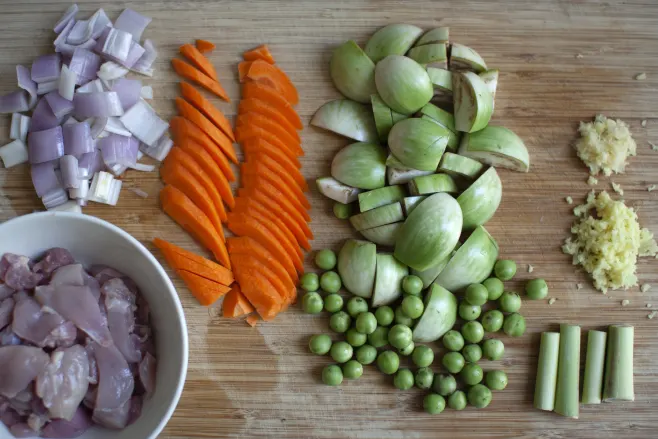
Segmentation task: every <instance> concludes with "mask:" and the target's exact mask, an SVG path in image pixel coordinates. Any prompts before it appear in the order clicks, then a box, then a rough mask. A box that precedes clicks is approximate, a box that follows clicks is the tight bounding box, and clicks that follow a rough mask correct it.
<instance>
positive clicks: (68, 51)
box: [55, 38, 96, 64]
mask: <svg viewBox="0 0 658 439" xmlns="http://www.w3.org/2000/svg"><path fill="white" fill-rule="evenodd" d="M94 47H96V40H94V39H93V38H90V39H88V40H87V41H85V42H84V43H82V44H79V45H77V46H75V45H72V44H68V43H57V46H55V52H58V53H61V54H62V58H64V56H66V57H68V58H70V57H72V56H73V53H74V52H75V49H88V50H91V49H93V48H94ZM68 58H67V59H68ZM68 60H69V61H70V59H68ZM67 64H68V63H67Z"/></svg>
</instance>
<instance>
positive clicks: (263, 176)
mask: <svg viewBox="0 0 658 439" xmlns="http://www.w3.org/2000/svg"><path fill="white" fill-rule="evenodd" d="M240 171H241V173H242V174H241V175H240V178H241V180H242V182H243V184H242V185H243V186H245V187H246V186H247V185H248V184H260V182H262V181H267V182H269V183H270V184H272V185H274V186H275V187H276V188H277V189H279V190H280V191H281V192H282V193H283V194H285V195H286V196H288V197H289V199H290V201H292V202H293V204H295V206H297V205H299V206H301V207H302V209H305V210H308V209H310V208H311V203H309V202H308V200H307V199H306V196H305V195H304V193H303V192H302V190H301V189H300V188H299V187H298V186H297V185H290V186H289V185H288V184H286V181H285V180H283V179H282V178H281V177H279V176H278V175H276V174H274V173H273V172H271V171H268V170H267V167H266V166H264V165H262V164H261V163H259V162H249V163H243V164H242V166H241V167H240Z"/></svg>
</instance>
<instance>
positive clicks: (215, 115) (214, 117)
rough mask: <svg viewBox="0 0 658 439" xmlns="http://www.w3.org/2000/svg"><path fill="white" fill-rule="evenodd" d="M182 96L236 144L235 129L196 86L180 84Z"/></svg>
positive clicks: (185, 83)
mask: <svg viewBox="0 0 658 439" xmlns="http://www.w3.org/2000/svg"><path fill="white" fill-rule="evenodd" d="M179 84H180V89H181V94H182V95H183V97H184V98H185V99H187V100H188V101H189V102H190V103H191V104H192V105H194V106H195V107H196V108H197V109H198V110H199V111H201V112H202V113H203V114H204V115H205V116H206V117H207V118H208V119H210V121H211V122H212V123H214V124H215V126H216V127H217V128H219V129H220V130H222V131H223V132H224V134H226V135H227V136H228V138H229V139H231V140H232V141H233V142H235V134H233V128H231V123H230V122H229V121H228V119H227V118H226V116H224V114H223V113H222V112H221V111H219V110H218V109H217V107H215V106H214V105H213V104H212V103H211V102H210V101H209V100H208V99H206V98H204V97H203V95H202V94H201V93H199V91H198V90H197V89H196V88H194V86H192V85H190V84H188V83H187V82H180V83H179Z"/></svg>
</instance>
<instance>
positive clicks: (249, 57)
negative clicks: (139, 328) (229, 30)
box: [242, 44, 274, 64]
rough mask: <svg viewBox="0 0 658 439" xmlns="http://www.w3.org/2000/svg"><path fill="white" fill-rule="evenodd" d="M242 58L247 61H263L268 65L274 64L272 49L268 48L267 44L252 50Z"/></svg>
mask: <svg viewBox="0 0 658 439" xmlns="http://www.w3.org/2000/svg"><path fill="white" fill-rule="evenodd" d="M242 58H244V60H245V61H256V60H257V59H262V60H263V61H265V62H266V63H269V64H274V57H273V56H272V54H271V53H270V49H269V48H268V47H267V44H263V45H261V46H258V47H256V48H255V49H251V50H248V51H246V52H245V53H243V54H242Z"/></svg>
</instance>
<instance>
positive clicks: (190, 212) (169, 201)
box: [160, 185, 231, 269]
mask: <svg viewBox="0 0 658 439" xmlns="http://www.w3.org/2000/svg"><path fill="white" fill-rule="evenodd" d="M160 201H161V202H162V208H163V210H164V211H165V213H166V214H167V215H169V216H170V217H171V218H172V219H173V220H174V221H176V222H177V223H178V224H179V225H180V226H181V227H182V228H183V229H185V230H186V231H187V232H188V233H189V234H190V235H192V237H194V238H195V239H197V240H198V241H199V242H201V244H202V245H203V246H204V247H206V248H207V249H208V250H210V251H211V252H212V253H213V255H215V258H216V259H217V260H218V261H219V262H221V263H222V264H223V265H224V266H225V267H226V268H228V269H231V261H230V259H229V257H228V252H227V251H226V246H225V245H224V241H222V238H221V237H220V236H219V234H218V233H217V231H216V230H215V228H214V227H213V226H212V223H211V222H210V220H209V219H208V217H207V216H206V214H204V213H203V212H202V211H201V210H200V209H199V208H198V207H197V206H196V205H195V204H194V203H193V202H192V201H191V200H190V199H189V198H188V197H186V196H185V194H183V193H182V192H181V191H180V190H178V189H176V188H175V187H173V186H170V185H167V186H165V187H164V189H162V191H160Z"/></svg>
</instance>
